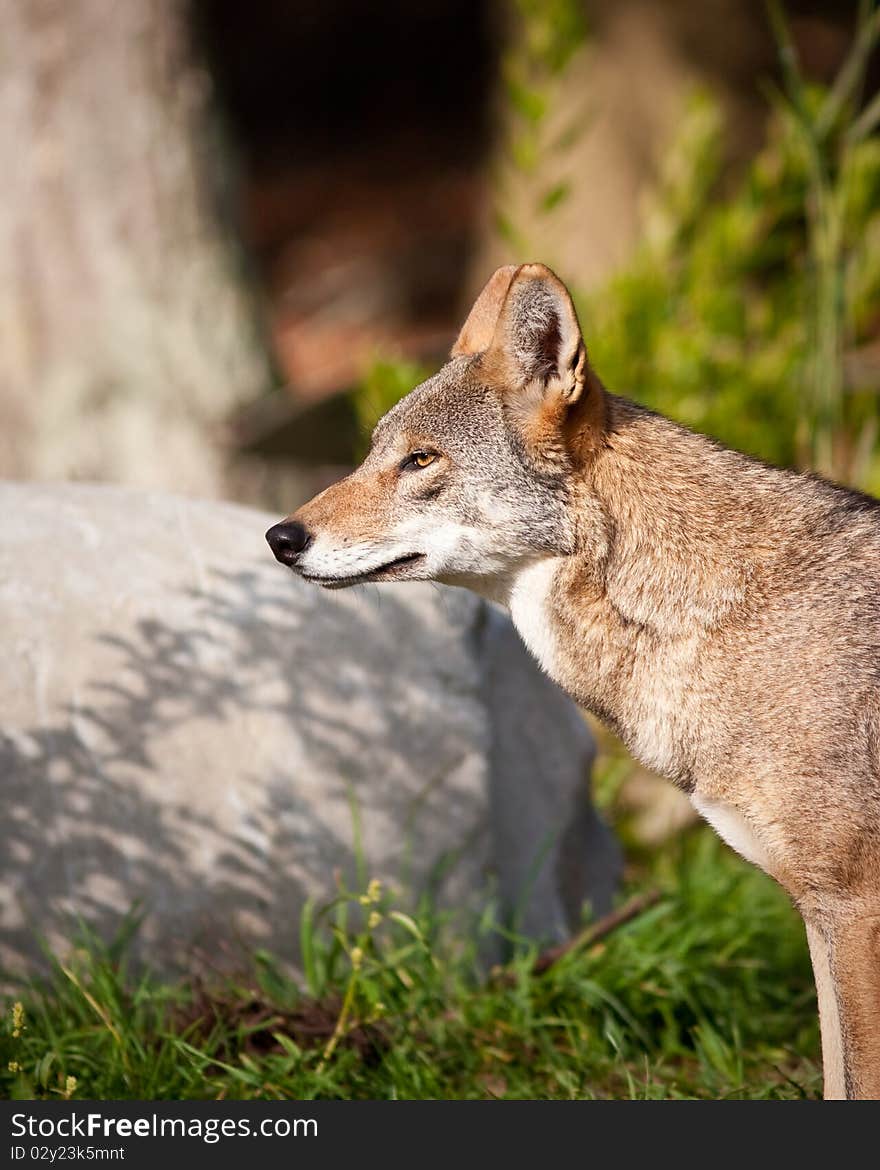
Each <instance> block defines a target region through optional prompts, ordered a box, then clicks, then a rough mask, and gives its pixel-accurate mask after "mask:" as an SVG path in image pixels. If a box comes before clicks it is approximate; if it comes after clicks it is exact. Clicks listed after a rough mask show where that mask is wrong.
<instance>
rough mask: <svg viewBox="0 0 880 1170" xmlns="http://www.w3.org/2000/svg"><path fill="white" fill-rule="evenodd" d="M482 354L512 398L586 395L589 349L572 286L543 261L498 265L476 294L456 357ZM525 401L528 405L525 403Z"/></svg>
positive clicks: (565, 400)
mask: <svg viewBox="0 0 880 1170" xmlns="http://www.w3.org/2000/svg"><path fill="white" fill-rule="evenodd" d="M477 353H481V354H483V355H484V357H483V363H484V367H485V369H486V372H487V373H489V374H490V375H491V376H492V378H493V381H496V382H497V383H498V384H500V385H502V386H503V387H504V389H505V391H506V392H507V394H508V395H509V396H511V397H512V398H516V397H517V396H518V395H521V394H522V393H525V397H526V399H527V400H529V401H532V400H533V401H534V404H535V405H537V403H538V402H539V401H544V402H545V403H549V402H550V401H555V402H557V403H558V404H560V405H572V404H573V403H575V402H577V400H578V398H580V396H581V395H582V393H583V390H584V385H585V382H586V379H587V370H588V367H587V353H586V348H585V346H584V342H583V338H582V337H581V329H580V325H579V324H578V319H577V314H576V312H575V308H574V305H573V303H572V300H571V296H570V294H569V292H568V289H567V288H566V287H565V285H564V284H563V283H562V281H561V280H560V279H559V277H558V276H556V274H555V273H553V272H551V271H550V269H549V268H547V266H546V265H544V264H521V265H519V267H516V268H515V267H513V266H512V265H508V266H507V267H505V268H499V269H498V270H497V271H496V272H495V273H494V275H493V276H492V277H491V279H490V280H489V283H488V284H487V285H486V287H485V288H484V289H483V291H482V292H481V293H480V295H479V296H478V297H477V300H476V303H475V304H474V307H473V309H471V312H470V316H469V317H468V319H467V321H465V323H464V326H463V328H462V331H461V333H460V334H459V336H458V341H457V342H456V343H455V346H454V347H453V350H452V356H453V357H457V356H460V355H462V354H477ZM523 405H524V406H525V405H527V403H523Z"/></svg>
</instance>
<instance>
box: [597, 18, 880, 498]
mask: <svg viewBox="0 0 880 1170" xmlns="http://www.w3.org/2000/svg"><path fill="white" fill-rule="evenodd" d="M878 28H880V25H878V20H877V16H876V14H875V15H871V16H870V17H867V16H866V17H865V18H864V20H863V24H862V30H861V32H860V34H859V36H858V37H857V40H856V43H855V46H854V48H853V50H852V54H851V56H850V57H849V59H848V60H847V62H846V63H845V64H844V66H843V68H842V70H841V73H840V75H839V77H838V79H837V80H836V81H835V83H834V84H833V85H832V86H831V87H830V88H829V89H828V90H821V89H819V88H818V87H815V86H809V85H808V84H807V83H806V82H805V81H804V79H803V77H802V75H801V74H800V72H799V70H798V68H797V63H796V61H795V59H794V55H793V49H792V47H791V44H790V41H789V40H788V38H787V33H786V31H785V25H784V23H783V22H782V18H781V16H779V15H778V14H777V30H778V35H779V38H780V44H781V49H782V56H783V60H784V61H785V62H786V90H785V93H784V94H782V95H776V96H775V97H774V98H773V100H772V107H771V112H770V117H769V122H768V128H767V135H766V144H765V146H764V148H763V149H762V150H761V152H760V153H759V154H758V156H757V157H756V158H755V159H754V160H753V161H752V163H751V165H750V166H749V167H748V169H747V171H746V174H745V176H744V178H743V179H742V181H741V182H740V183H739V184H738V186H737V189H736V190H735V191H734V192H733V193H732V194H730V195H726V196H725V195H724V194H723V193H722V186H721V175H720V166H719V159H720V157H721V153H722V152H721V146H722V135H723V124H722V119H721V116H720V113H719V110H718V108H717V106H716V105H715V104H714V103H713V102H712V101H711V100H710V99H709V98H707V97H705V96H701V97H698V98H695V100H694V102H693V103H692V106H691V108H690V111H689V114H688V117H687V118H686V119H685V122H684V125H683V127H682V130H681V133H680V135H679V137H678V139H677V141H676V142H674V143H673V144H672V147H671V149H670V150H669V152H668V154H667V156H666V160H665V165H664V168H663V173H662V176H661V181H660V184H659V189H658V191H657V193H656V196H655V198H654V201H653V205H652V207H651V210H650V213H649V215H648V218H647V221H646V225H645V226H646V230H645V238H644V242H643V244H642V246H641V248H640V249H639V252H638V254H637V256H636V258H635V260H634V261H633V262H632V264H631V265H630V266H629V268H628V269H627V271H626V272H624V273H623V274H621V275H620V276H619V277H617V278H616V279H614V280H612V281H611V282H610V285H609V286H608V287H607V288H605V289H603V290H602V291H601V292H600V293H599V294H597V295H593V296H591V297H589V298H581V306H582V316H583V321H584V328H585V332H586V335H587V338H588V343H589V345H590V349H591V356H592V358H593V361H594V364H595V366H596V368H597V369H598V370H599V371H600V373H601V375H602V377H603V379H604V380H605V381H606V383H607V384H608V385H609V387H610V388H612V389H615V390H618V391H619V392H622V393H625V394H627V395H629V396H631V397H634V398H636V399H638V400H639V401H641V402H644V403H645V404H647V405H649V406H651V407H653V408H655V409H657V410H659V411H661V412H663V413H665V414H669V415H671V416H672V417H674V418H677V419H679V420H680V421H682V422H684V423H686V424H687V425H689V426H692V427H694V428H696V429H699V430H703V431H707V432H708V433H710V434H712V435H714V436H716V437H717V438H719V439H721V440H722V441H723V442H726V443H728V444H730V445H731V446H734V447H737V448H739V449H741V450H744V451H748V452H750V453H752V454H755V455H758V456H761V457H763V458H765V459H768V460H771V461H772V462H775V463H782V464H787V465H798V466H808V467H813V468H815V469H816V470H819V471H822V472H824V473H825V474H828V475H831V476H833V477H834V478H837V479H841V480H844V481H848V482H851V483H854V484H857V485H860V486H864V487H867V488H868V489H869V490H873V491H878V490H880V459H878V455H877V451H876V444H875V439H876V434H877V397H876V396H877V392H878V390H880V377H878V372H877V367H876V366H874V367H873V371H872V369H871V367H870V364H868V365H867V366H865V365H863V366H862V368H861V370H859V368H858V366H857V365H856V364H855V363H853V365H854V366H855V370H854V373H852V374H850V373H848V368H847V363H846V360H845V359H846V356H847V355H853V354H854V353H855V352H857V351H858V347H860V346H865V345H867V344H868V343H870V342H871V341H872V339H873V337H874V335H875V332H876V328H877V323H878V319H880V201H878V198H877V196H878V193H880V142H878V139H877V137H876V136H874V135H873V134H872V133H871V132H872V131H873V129H874V124H875V122H876V121H877V119H878V117H880V108H878V109H877V110H876V111H875V112H874V113H873V114H871V113H870V111H866V112H865V114H863V115H861V116H859V115H858V113H857V111H858V91H859V88H860V84H861V79H862V77H863V73H864V67H865V63H866V60H867V53H868V52H869V51H870V48H871V47H872V46H873V44H874V42H875V40H876V36H877V32H878Z"/></svg>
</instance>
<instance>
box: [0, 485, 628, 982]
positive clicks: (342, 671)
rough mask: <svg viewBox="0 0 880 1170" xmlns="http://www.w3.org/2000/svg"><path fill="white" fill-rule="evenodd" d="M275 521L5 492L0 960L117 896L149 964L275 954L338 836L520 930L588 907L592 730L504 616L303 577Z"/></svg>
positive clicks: (555, 926) (349, 864) (389, 867)
mask: <svg viewBox="0 0 880 1170" xmlns="http://www.w3.org/2000/svg"><path fill="white" fill-rule="evenodd" d="M275 519H276V517H272V516H267V515H263V514H261V513H259V512H254V511H250V510H247V509H243V508H238V507H234V506H231V505H224V504H217V503H208V502H196V501H191V500H185V499H179V498H174V497H170V496H161V495H150V494H137V493H133V492H128V491H124V490H122V489H118V488H109V487H86V486H69V485H67V486H60V485H59V486H36V485H32V484H27V485H26V484H20V485H14V484H7V485H0V630H2V646H3V657H2V661H0V776H2V785H3V796H4V810H5V816H4V820H5V830H4V834H3V837H4V848H3V850H2V871H3V872H2V881H3V893H2V898H3V901H2V919H0V964H2V966H3V967H5V968H6V969H7V970H9V969H12V970H19V971H20V970H22V969H23V968H25V967H26V966H28V965H29V964H31V963H32V961H33V959H34V956H35V955H36V954H37V943H36V940H37V937H38V936H40V935H42V936H44V937H46V938H48V941H49V942H50V944H51V945H53V946H54V947H61V948H62V949H63V947H64V945H65V940H68V939H69V938H70V937H71V918H72V916H74V915H79V916H81V917H82V918H84V919H85V920H86V921H88V922H89V923H91V924H93V925H94V926H95V927H96V928H97V929H98V930H99V931H100V932H102V933H103V934H110V933H112V932H113V930H114V929H115V928H117V927H118V925H119V922H120V917H121V915H123V914H124V913H125V911H127V910H128V909H129V908H130V907H131V905H132V903H133V902H135V901H140V903H141V905H142V909H143V911H144V912H145V920H144V924H143V927H142V930H141V933H140V935H139V939H140V942H139V946H140V948H141V953H146V954H148V955H149V957H150V958H151V960H152V961H153V962H155V963H157V964H158V965H160V966H163V967H165V968H175V967H180V966H185V965H187V964H189V963H193V962H195V961H196V958H197V956H198V955H199V954H201V955H202V956H205V955H207V956H208V958H209V959H210V961H212V962H215V961H216V962H229V963H232V962H234V961H235V960H236V949H237V947H238V945H239V944H246V945H247V946H254V945H260V946H265V947H267V948H269V949H271V950H273V951H274V952H276V953H278V954H281V955H282V956H286V957H290V958H294V959H295V957H296V941H297V925H298V920H299V915H300V911H301V909H302V906H303V903H304V901H305V899H306V898H308V897H314V898H316V899H318V900H319V901H321V900H327V899H329V898H331V897H332V896H333V895H334V893H335V890H336V875H337V874H338V873H340V872H341V873H342V874H343V875H344V877H345V880H346V881H347V882H348V883H349V885H352V884H354V883H356V881H357V880H358V879H357V873H358V860H359V857H360V859H361V862H362V876H363V875H366V877H380V878H383V879H384V880H385V881H386V882H390V883H391V884H392V885H394V886H396V887H397V888H398V889H399V890H401V891H402V892H403V893H402V895H401V896H402V897H403V896H404V894H405V895H406V896H412V894H413V893H414V892H418V891H419V890H422V889H424V888H425V886H426V885H428V886H432V887H433V888H434V889H435V891H436V893H437V895H438V897H439V899H440V900H441V901H442V902H444V903H446V904H455V905H459V906H468V905H470V906H473V907H475V908H477V907H479V905H480V904H481V903H482V902H484V900H485V898H486V897H487V882H486V879H487V877H488V876H489V875H490V874H491V873H494V874H495V876H496V880H495V889H496V890H497V891H498V893H499V894H500V897H501V900H502V904H503V906H504V908H505V911H506V912H507V913H512V914H514V917H515V918H516V919H517V920H518V923H519V926H520V928H521V929H522V931H523V932H525V933H527V934H529V935H532V936H536V937H545V938H548V939H550V938H559V937H560V936H563V935H565V933H566V932H567V931H568V929H569V927H570V925H571V924H572V922H573V920H574V919H575V918H576V916H577V914H578V912H579V910H580V908H581V905H582V903H583V901H584V900H585V899H588V900H590V902H591V903H592V905H593V907H594V909H595V910H597V911H598V912H602V911H604V910H606V909H607V907H608V904H609V900H610V897H611V893H612V889H613V887H614V884H615V879H616V876H617V871H618V853H617V848H616V845H615V843H614V841H613V839H612V838H611V836H610V834H609V833H608V831H607V830H606V829H605V827H604V826H603V825H602V823H601V822H600V821H599V819H598V818H597V816H596V815H595V813H594V811H593V809H592V806H591V804H590V799H589V791H588V774H589V767H590V763H591V760H592V754H593V745H592V742H591V739H590V736H589V733H588V731H587V729H586V727H585V726H584V724H583V721H582V720H581V718H580V717H579V715H578V713H577V711H576V710H575V708H574V707H573V706H572V705H571V704H570V703H569V701H568V700H567V699H566V698H565V697H564V696H563V695H562V694H561V693H560V692H559V691H558V690H557V689H556V688H555V686H554V685H553V684H552V683H551V682H550V681H549V680H548V679H546V678H545V677H544V676H543V675H542V674H541V673H540V672H539V671H538V669H537V668H536V667H535V666H534V664H533V663H532V662H531V660H530V659H529V658H528V656H527V654H526V652H525V651H524V650H523V648H522V647H521V645H520V643H519V641H518V639H517V637H516V634H515V633H514V631H513V629H512V627H511V626H510V624H509V623H508V621H507V619H506V618H505V617H503V616H502V615H501V614H500V613H498V612H497V611H495V610H493V609H492V608H491V607H488V606H486V605H484V604H483V603H482V602H480V601H479V600H477V599H476V598H475V597H473V596H471V595H469V594H467V593H464V592H461V591H458V590H444V589H438V588H434V587H431V586H424V587H423V586H418V585H399V586H382V587H372V588H368V589H362V590H355V591H351V592H346V593H334V594H328V593H324V592H322V591H320V590H319V589H316V588H314V587H309V586H306V585H304V584H302V583H301V582H299V581H297V580H296V579H294V577H293V576H292V575H291V574H290V573H289V572H288V571H287V570H284V569H282V568H281V567H280V566H278V565H276V564H275V562H274V561H273V559H272V557H271V554H270V552H269V550H268V548H267V547H266V546H265V544H264V541H263V532H264V530H265V529H266V528H267V527H268V525H269V524H270V523H271V522H273V521H274V520H275ZM358 822H359V829H358V830H356V828H355V826H356V824H358ZM358 839H360V843H359V844H358ZM240 957H241V956H240V954H239V955H238V958H239V959H240Z"/></svg>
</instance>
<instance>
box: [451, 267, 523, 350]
mask: <svg viewBox="0 0 880 1170" xmlns="http://www.w3.org/2000/svg"><path fill="white" fill-rule="evenodd" d="M516 272H517V267H516V265H515V264H505V265H504V267H503V268H496V269H495V271H494V272H493V273H492V275H491V276H490V277H489V280H488V283H487V284H486V287H485V288H484V289H483V291H482V292H481V293H480V295H479V296H478V297H477V299H476V300H475V301H474V307H473V308H472V309H471V311H470V313H468V319H467V321H465V323H464V325H462V327H461V333H459V335H458V340H457V341H456V343H455V345H453V347H452V353H451V355H450V356H451V357H462V356H465V357H469V356H470V355H472V354H477V353H483V352H484V351H485V350H487V349H488V348H489V346H490V345H491V344H492V338H493V337H494V336H495V326H496V325H497V324H498V317H499V316H500V314H501V307H502V305H503V304H504V298H505V297H506V296H507V290H508V289H509V288H510V282H511V281H512V280H513V278H514V276H515V275H516Z"/></svg>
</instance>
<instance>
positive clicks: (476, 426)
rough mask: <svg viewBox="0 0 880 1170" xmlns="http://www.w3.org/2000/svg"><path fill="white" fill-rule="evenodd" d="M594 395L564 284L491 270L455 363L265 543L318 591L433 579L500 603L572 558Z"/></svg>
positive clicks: (520, 271)
mask: <svg viewBox="0 0 880 1170" xmlns="http://www.w3.org/2000/svg"><path fill="white" fill-rule="evenodd" d="M602 397H603V391H602V388H601V386H600V385H599V383H598V380H597V379H596V378H595V376H594V375H593V374H592V371H591V370H590V368H589V366H588V364H587V357H586V350H585V347H584V343H583V340H582V338H581V331H580V327H579V325H578V320H577V315H576V313H575V309H574V306H573V304H572V300H571V297H570V295H569V293H568V291H567V289H566V288H565V286H564V285H563V284H562V282H561V281H560V280H559V279H558V277H556V276H555V275H554V274H553V273H552V272H551V271H550V270H549V269H548V268H546V267H544V265H541V264H523V265H521V266H519V267H513V266H509V267H505V268H499V269H498V270H497V272H495V274H494V275H493V276H492V278H491V279H490V281H489V283H488V284H487V285H486V287H485V288H484V289H483V291H482V293H481V294H480V296H479V297H478V298H477V301H476V303H475V304H474V307H473V309H472V310H471V313H470V315H469V316H468V319H467V321H466V322H465V324H464V327H463V328H462V330H461V333H460V334H459V337H458V340H457V341H456V343H455V346H454V347H453V350H452V354H451V358H450V361H449V362H448V363H447V364H446V365H445V366H444V367H443V368H442V369H441V370H440V372H439V373H437V374H435V375H434V377H432V378H429V379H428V381H426V382H423V383H422V384H421V385H420V386H417V387H416V388H415V389H414V390H412V391H411V392H410V393H409V394H407V395H406V397H405V398H403V399H402V400H401V401H400V402H399V403H398V404H397V405H396V406H395V407H394V408H393V409H392V410H390V411H389V412H388V413H387V414H386V415H385V416H384V418H382V419H380V420H379V422H378V424H377V425H376V428H375V430H374V431H373V436H372V443H371V446H370V451H369V454H368V455H367V457H366V459H365V460H364V462H363V463H362V464H361V466H360V467H359V468H358V469H357V470H356V471H354V472H352V474H351V475H349V476H347V477H346V478H345V479H343V480H341V481H340V482H339V483H336V484H334V485H333V486H332V487H329V488H328V489H327V490H326V491H324V492H321V494H320V495H318V496H316V497H315V498H314V499H313V500H311V501H310V502H309V503H308V504H306V505H305V506H304V507H302V508H300V509H299V511H297V512H295V513H294V514H293V515H292V516H289V517H288V518H287V519H286V520H285V521H282V522H281V523H280V524H276V525H275V526H274V527H273V528H270V529H269V531H268V532H267V534H266V538H267V540H268V541H269V544H270V546H271V548H272V551H273V552H274V553H275V556H276V557H277V558H278V560H279V561H281V562H282V563H284V564H287V565H289V566H290V567H291V568H292V569H294V570H295V571H296V572H297V573H299V574H300V575H301V576H302V577H304V578H305V579H306V580H308V581H314V582H316V583H317V584H319V585H323V586H325V587H327V588H341V587H344V586H347V585H357V584H360V583H362V582H366V581H402V580H408V581H412V580H433V581H442V582H444V583H447V584H454V585H466V586H469V587H471V588H473V589H476V590H477V591H479V592H482V593H485V594H487V595H489V596H497V595H498V594H499V592H503V583H504V582H505V580H509V579H510V578H511V576H512V575H514V574H516V573H517V572H518V571H519V570H521V569H522V568H524V567H526V566H528V565H529V564H530V563H533V562H534V561H536V560H539V559H542V558H545V557H548V556H556V555H561V554H565V553H567V552H570V551H572V546H573V542H574V540H575V533H574V532H573V530H572V521H571V519H570V515H571V512H570V508H569V504H570V499H569V494H570V490H571V488H570V484H571V473H572V470H573V467H574V464H575V463H576V462H577V460H578V459H579V458H582V457H583V452H584V450H585V449H586V448H588V447H589V444H590V436H592V435H593V434H595V433H596V430H597V424H598V412H600V411H601V409H602V404H601V400H602Z"/></svg>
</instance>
